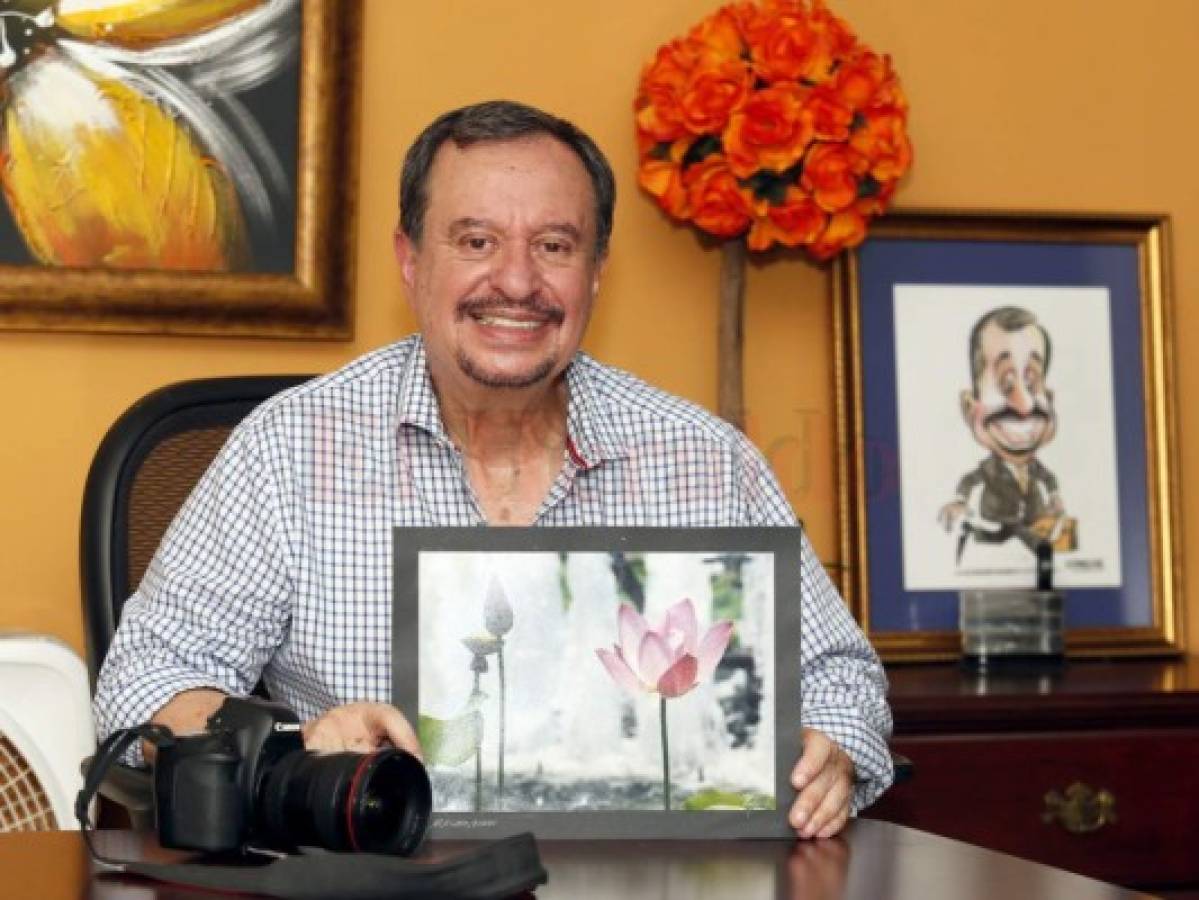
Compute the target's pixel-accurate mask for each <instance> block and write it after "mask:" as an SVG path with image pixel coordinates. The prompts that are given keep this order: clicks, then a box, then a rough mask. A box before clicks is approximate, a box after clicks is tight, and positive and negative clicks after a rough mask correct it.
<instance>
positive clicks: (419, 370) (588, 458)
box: [398, 335, 626, 469]
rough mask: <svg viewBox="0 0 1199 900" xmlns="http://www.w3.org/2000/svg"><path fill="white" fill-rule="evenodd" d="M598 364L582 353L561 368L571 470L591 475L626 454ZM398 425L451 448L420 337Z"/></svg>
mask: <svg viewBox="0 0 1199 900" xmlns="http://www.w3.org/2000/svg"><path fill="white" fill-rule="evenodd" d="M598 366H599V364H598V363H597V362H596V361H595V360H593V359H592V358H591V357H590V356H588V355H587V354H585V353H582V352H580V353H576V354H575V357H574V359H572V360H571V362H570V365H569V366H567V367H566V389H567V393H568V397H569V399H568V401H567V409H566V435H567V452H568V453H570V456H571V459H573V460H574V462H575V464H576V465H577V466H579V467H580V468H583V469H590V468H593V467H594V466H596V465H599V464H600V463H601V462H603V461H605V460H609V459H617V458H619V457H622V456H624V455H625V453H626V448H625V446H624V442H623V441H621V440H620V437H619V435H618V434H617V432H616V431H615V430H614V428H613V422H612V419H611V416H610V414H608V411H607V410H606V409H605V408H604V407H605V404H604V401H603V398H602V396H601V395H600V392H599V389H598V386H597V383H596V369H597V368H598ZM398 421H399V423H400V424H401V425H413V426H415V427H417V428H420V429H422V430H424V431H427V432H428V433H429V434H431V435H432V436H433V437H435V438H437V439H438V440H439V441H443V442H445V443H446V444H449V443H450V438H449V435H448V434H446V430H445V425H444V423H443V422H442V421H441V409H440V407H439V406H438V404H437V394H436V393H435V392H434V390H433V381H432V379H431V378H430V377H429V364H428V359H427V357H426V354H425V342H424V339H423V338H422V337H421V336H420V335H416V336H414V337H413V345H412V352H411V353H409V354H408V360H407V363H406V365H405V366H404V370H403V372H402V374H401V376H400V385H399V405H398Z"/></svg>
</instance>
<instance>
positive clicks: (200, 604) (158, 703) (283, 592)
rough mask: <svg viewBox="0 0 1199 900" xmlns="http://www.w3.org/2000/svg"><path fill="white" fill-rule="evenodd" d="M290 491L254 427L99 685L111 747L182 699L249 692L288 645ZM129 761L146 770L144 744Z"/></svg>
mask: <svg viewBox="0 0 1199 900" xmlns="http://www.w3.org/2000/svg"><path fill="white" fill-rule="evenodd" d="M280 522H281V514H280V504H279V491H278V489H277V486H276V484H275V483H274V481H273V480H272V479H271V478H270V477H269V473H268V470H267V468H266V466H265V465H263V463H262V460H261V455H260V454H259V452H258V451H257V447H256V438H255V435H254V432H253V431H252V430H251V428H249V427H248V423H244V424H243V425H242V426H239V428H238V429H237V430H235V431H234V433H233V435H232V437H231V438H230V439H229V441H228V443H226V445H225V447H224V448H223V449H222V450H221V452H220V453H219V454H218V455H217V458H216V460H215V461H214V462H213V464H212V465H211V466H210V468H209V469H208V471H207V472H206V473H205V475H204V476H203V478H201V480H200V482H199V483H198V484H197V485H196V488H195V489H194V490H193V492H192V494H191V496H190V497H189V498H188V500H187V501H186V502H185V503H184V505H183V507H182V509H181V510H180V511H179V514H178V515H177V516H176V518H175V520H174V521H173V522H172V524H171V526H170V528H168V529H167V532H166V535H165V536H164V537H163V541H162V544H161V545H160V546H159V548H158V551H157V552H156V553H155V555H154V558H153V559H152V560H151V562H150V566H149V568H148V569H147V570H146V574H145V577H144V578H143V579H142V582H141V585H140V586H139V587H138V589H137V591H136V592H135V593H134V594H133V595H132V596H131V597H130V598H129V600H128V601H127V602H126V604H125V606H124V609H123V611H122V614H121V621H120V625H119V626H118V628H117V632H116V635H115V636H114V638H113V642H112V644H111V646H110V647H109V649H108V653H107V655H106V656H105V658H104V665H103V667H102V668H101V671H100V676H99V678H98V680H97V684H96V696H95V698H94V700H93V703H92V711H93V715H94V716H95V720H96V731H97V736H98V738H99V739H101V740H103V739H104V738H105V737H107V736H108V735H109V734H111V733H112V732H113V731H114V730H116V729H118V728H127V727H131V726H134V725H138V724H141V723H142V722H145V721H147V720H148V719H149V718H150V717H151V716H152V715H154V713H156V712H157V711H158V710H159V709H161V708H162V707H163V706H164V705H165V704H166V703H167V702H168V701H169V700H170V699H171V698H172V697H174V696H175V695H176V694H178V693H180V692H182V691H186V690H190V689H193V688H204V687H207V688H216V689H218V690H221V691H225V692H226V693H229V694H234V695H245V694H248V693H249V692H250V691H251V690H252V689H253V687H254V685H255V684H256V683H257V681H258V678H259V676H260V674H261V672H262V669H263V667H264V666H265V665H266V662H267V660H269V659H270V657H271V654H272V653H273V652H274V649H275V648H276V647H277V646H278V645H279V643H280V642H281V640H282V638H283V635H284V634H285V632H286V629H287V625H288V621H289V609H290V597H291V593H292V582H291V578H290V575H289V573H290V571H291V569H290V565H289V561H288V555H287V552H286V542H285V539H284V534H283V531H282V529H281V527H280ZM126 761H127V762H130V763H131V764H134V765H140V764H141V762H142V759H141V748H140V742H135V744H134V747H133V748H131V750H130V753H129V754H128V755H127V757H126Z"/></svg>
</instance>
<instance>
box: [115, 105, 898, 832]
mask: <svg viewBox="0 0 1199 900" xmlns="http://www.w3.org/2000/svg"><path fill="white" fill-rule="evenodd" d="M614 202H615V186H614V181H613V177H612V172H611V169H610V168H609V165H608V163H607V161H606V160H605V159H604V157H603V155H602V153H600V151H599V149H598V148H597V147H596V146H595V144H594V143H593V142H592V141H591V139H590V138H588V137H587V136H586V135H585V134H583V133H582V132H581V131H579V130H578V129H577V128H575V126H573V125H571V124H570V123H568V122H565V121H563V120H561V119H558V118H556V117H553V116H550V115H548V114H546V113H543V112H541V111H539V110H536V109H532V108H530V107H528V106H524V105H521V104H517V103H511V102H490V103H482V104H478V105H475V106H471V107H466V108H463V109H459V110H455V111H453V112H451V113H448V114H446V115H444V116H442V117H440V118H439V119H437V120H436V121H435V122H433V123H432V124H431V125H430V126H429V127H428V128H427V129H426V130H425V131H424V132H423V133H422V134H421V135H420V136H419V137H418V138H417V140H416V142H415V143H414V144H413V146H412V147H411V149H410V150H409V152H408V155H407V157H406V159H405V162H404V167H403V173H402V176H401V186H400V204H401V216H400V225H399V228H398V229H397V231H396V234H395V250H396V256H397V259H398V261H399V265H400V271H401V275H402V279H403V282H404V285H405V287H406V292H407V294H408V298H409V301H410V302H411V304H412V306H413V309H414V310H415V313H416V316H417V319H418V321H419V323H420V334H419V335H414V336H412V337H409V338H407V339H405V340H402V341H399V342H398V343H395V344H392V345H391V346H388V347H384V348H383V349H381V350H377V351H375V352H373V353H370V354H368V355H367V356H364V357H362V358H360V359H358V360H355V361H354V362H352V363H350V364H349V365H348V366H346V367H345V368H343V369H341V370H339V371H337V372H334V373H332V374H330V375H327V376H324V377H322V378H318V379H315V380H313V381H311V382H309V383H307V384H304V385H302V386H300V387H298V388H295V389H293V390H291V391H288V392H286V393H284V394H281V395H279V396H278V397H275V398H272V399H271V400H270V401H268V402H266V403H264V404H263V405H262V406H260V407H259V408H258V409H257V410H255V411H254V413H252V414H251V415H250V416H249V417H248V418H247V419H246V420H245V422H243V423H242V425H241V426H239V428H238V429H237V430H236V431H235V433H234V435H233V436H232V437H231V438H230V440H229V443H228V444H227V445H226V447H225V448H224V450H222V452H221V454H220V456H219V457H218V459H217V460H216V462H214V464H213V467H212V469H211V470H210V471H209V472H208V473H207V474H206V475H205V477H204V479H203V480H202V481H201V483H200V484H199V485H198V486H197V488H196V490H195V492H194V493H193V495H192V497H191V498H190V499H189V500H188V502H187V504H186V505H185V507H184V509H183V510H182V511H181V512H180V515H179V518H178V519H177V521H176V522H175V524H174V525H173V526H172V528H171V529H170V531H169V533H168V535H167V537H166V538H165V539H164V542H163V546H162V547H161V548H160V550H159V552H158V554H157V555H156V556H155V559H154V561H153V563H152V564H151V566H150V569H149V571H148V573H147V575H146V578H145V580H144V581H143V583H142V585H141V586H140V587H139V589H138V591H137V593H135V594H134V596H133V597H131V598H130V600H129V602H128V603H127V605H126V606H125V613H124V616H123V618H122V622H121V626H120V629H119V630H118V633H117V636H116V638H115V640H114V643H113V646H112V648H111V650H110V651H109V654H108V658H107V659H106V661H105V665H104V670H103V672H102V673H101V676H100V681H99V685H98V690H97V696H96V701H95V711H96V716H97V721H98V730H99V731H100V733H101V735H104V734H106V733H108V732H110V731H111V730H112V729H114V728H117V727H122V726H127V725H130V724H134V723H137V722H140V721H144V720H145V719H147V718H150V717H151V716H153V718H154V719H155V720H156V721H160V722H163V723H165V724H167V725H170V726H171V727H173V728H175V729H185V730H186V729H189V728H196V727H201V726H202V725H203V723H204V722H205V721H206V719H207V717H208V715H210V714H211V712H212V711H213V710H215V709H216V707H217V706H219V704H220V703H221V702H222V701H223V699H224V697H225V695H226V694H230V693H232V694H244V693H246V692H248V691H249V690H250V689H251V688H252V687H253V686H254V684H255V682H256V681H257V680H258V679H259V677H261V678H262V679H263V680H264V682H265V684H266V686H267V689H268V690H269V692H270V693H271V695H272V696H273V697H275V698H276V699H279V700H282V701H284V702H286V703H288V704H289V705H291V706H292V707H293V708H295V709H296V711H297V712H298V713H299V715H300V716H301V717H302V718H304V719H306V720H307V722H306V724H305V726H304V737H305V742H306V745H307V746H308V747H309V748H312V749H320V750H340V749H350V750H369V749H372V748H374V747H377V746H379V745H381V744H382V743H384V742H390V743H392V744H395V745H398V746H402V747H406V748H408V749H411V750H414V751H417V750H419V748H418V747H417V744H416V739H415V736H414V734H413V731H412V728H411V726H410V725H409V723H408V722H407V721H406V720H405V719H404V717H403V716H402V715H401V714H400V712H399V711H398V710H396V709H395V708H394V707H393V706H391V705H390V703H389V701H390V676H391V656H390V653H391V647H390V640H389V635H390V622H391V618H390V617H391V546H390V542H391V529H392V528H393V527H394V526H477V525H536V526H547V527H557V526H669V527H678V528H686V527H701V526H702V527H713V526H772V525H773V526H785V525H794V524H796V518H795V514H794V512H793V511H792V510H791V508H790V507H789V506H788V504H787V502H786V499H785V498H784V497H783V494H782V492H781V490H780V489H779V486H778V483H777V481H776V480H775V478H774V475H773V474H772V473H771V471H770V469H769V467H768V466H767V464H766V463H765V461H764V460H763V458H762V456H761V454H760V453H758V451H757V450H756V449H755V448H754V447H753V446H752V445H751V444H750V443H749V441H748V440H747V439H746V438H745V436H744V435H742V434H741V433H740V432H738V431H737V430H736V429H734V428H732V427H731V426H729V425H728V424H726V423H724V422H722V421H720V420H719V419H716V418H715V417H713V416H711V415H710V414H708V413H707V412H705V411H703V410H702V409H700V408H698V407H696V406H694V405H693V404H690V403H687V402H686V401H684V400H681V399H679V398H676V397H672V396H670V395H668V394H665V393H663V392H661V391H658V390H656V389H654V388H652V387H650V386H649V385H647V384H645V383H644V382H642V381H640V380H638V379H637V378H635V377H633V376H631V375H629V374H627V373H624V372H621V371H618V370H616V369H612V368H610V367H607V366H604V365H602V364H600V363H599V362H597V361H595V360H594V359H592V358H590V357H589V356H587V355H586V354H584V353H581V352H580V351H579V344H580V342H581V340H582V337H583V333H584V331H585V329H586V327H587V322H588V319H589V317H590V314H591V310H592V306H593V303H594V301H595V297H596V294H597V292H598V290H599V284H600V276H601V274H602V272H603V268H604V263H605V262H606V260H607V257H608V238H609V234H610V232H611V228H612V211H613V205H614ZM801 583H802V589H803V603H804V628H803V635H802V646H801V647H798V648H796V652H798V653H800V655H801V658H802V664H803V678H802V685H801V688H802V692H803V705H802V715H803V720H804V729H803V734H802V740H801V741H800V742H799V743H800V745H801V747H802V750H801V747H800V746H797V754H798V760H797V763H796V766H795V769H794V772H793V774H792V781H793V783H794V785H795V787H796V790H797V796H796V800H795V803H794V806H793V807H792V809H791V811H790V816H791V822H792V824H793V825H794V826H795V828H796V831H797V833H798V834H800V835H802V836H805V837H815V836H829V835H832V834H835V833H836V832H837V831H839V830H840V829H841V828H842V827H843V826H844V824H845V822H846V819H847V818H848V816H849V815H850V814H851V813H852V812H853V811H856V810H857V809H860V808H862V807H863V806H865V805H867V804H868V803H870V802H871V801H873V799H874V798H875V797H877V796H878V795H879V794H880V793H881V792H882V791H883V790H884V789H885V788H886V786H887V785H888V784H889V783H890V781H891V778H892V771H891V761H890V756H889V754H888V751H887V746H886V740H887V737H888V736H889V733H890V727H891V718H890V711H889V709H888V707H887V703H886V699H885V692H886V682H885V679H884V677H883V673H882V668H881V666H880V665H879V661H878V658H877V657H876V656H875V654H874V652H873V651H872V650H871V648H870V646H869V645H868V644H867V642H866V640H865V638H864V637H863V635H862V633H861V631H860V630H859V629H858V628H857V626H856V625H855V623H854V622H853V620H852V618H851V617H850V616H849V614H848V612H847V610H846V608H845V605H844V603H843V602H842V601H841V599H840V597H838V595H837V592H836V590H835V588H834V587H833V586H832V584H831V582H830V581H829V579H828V576H827V575H826V574H825V572H824V570H823V569H822V568H821V566H820V564H819V562H818V561H817V560H816V559H815V557H814V555H813V553H812V550H811V547H810V546H809V545H808V544H807V543H806V541H805V543H804V547H803V557H802V569H801Z"/></svg>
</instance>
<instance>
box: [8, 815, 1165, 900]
mask: <svg viewBox="0 0 1199 900" xmlns="http://www.w3.org/2000/svg"><path fill="white" fill-rule="evenodd" d="M97 841H98V844H99V845H100V846H101V851H102V852H104V853H108V854H113V855H121V856H125V857H136V858H161V857H162V855H163V851H161V850H160V849H158V848H157V847H156V846H155V845H154V843H153V841H152V840H151V839H150V838H149V837H148V836H147V835H144V834H135V833H133V832H128V831H102V832H99V833H98V834H97ZM540 849H541V856H542V860H543V862H544V864H545V867H546V869H547V870H548V871H549V874H550V880H549V883H548V884H547V885H545V886H544V887H542V888H541V889H540V890H538V891H537V898H538V900H554V898H562V900H566V898H569V900H651V898H652V900H660V898H668V900H726V898H727V900H777V898H783V900H844V898H853V900H858V898H861V900H888V898H893V900H937V898H941V897H945V898H954V900H957V898H961V897H970V898H972V900H991V898H995V900H1011V898H1013V897H1016V898H1019V900H1063V898H1065V900H1131V898H1135V897H1144V896H1145V895H1143V894H1134V893H1131V892H1128V891H1125V890H1122V889H1120V888H1117V887H1113V886H1111V885H1105V884H1102V883H1100V882H1097V881H1091V880H1090V879H1087V878H1083V877H1082V876H1079V875H1072V874H1070V873H1068V872H1062V871H1059V870H1056V869H1050V868H1048V867H1046V866H1041V865H1037V864H1036V863H1030V862H1025V861H1023V860H1019V859H1015V858H1014V857H1011V856H1004V855H1002V854H999V853H994V852H992V851H989V850H983V849H980V848H978V847H971V846H970V845H968V844H962V843H959V842H957V841H952V840H949V839H946V838H940V837H936V836H935V835H930V834H926V833H924V832H920V831H916V830H914V829H911V828H905V827H903V826H900V825H892V824H890V823H887V822H872V821H868V820H862V821H858V822H854V823H852V824H851V825H850V827H849V828H848V829H846V832H845V834H844V836H843V837H838V838H834V839H832V840H828V841H818V842H791V841H773V842H771V841H752V842H751V841H741V842H733V841H729V842H695V843H691V842H683V841H679V842H664V841H659V842H631V841H629V842H625V841H620V842H615V841H613V842H593V843H566V842H557V843H554V842H542V844H541V848H540ZM0 896H2V897H6V898H7V897H14V898H16V897H21V898H30V900H32V898H37V900H78V898H80V897H88V898H91V900H134V898H136V900H152V898H157V900H167V898H170V900H200V898H202V897H207V896H224V897H229V896H230V895H228V894H225V895H208V894H206V893H204V892H201V891H196V890H193V889H190V888H186V889H185V888H174V887H171V886H169V885H155V884H153V883H152V882H147V881H142V880H138V879H132V878H130V879H125V878H121V877H116V876H111V875H106V876H103V877H93V875H92V874H91V867H90V865H89V863H88V860H87V856H86V849H85V848H84V846H83V841H82V839H81V838H80V836H79V834H78V833H77V832H69V831H60V832H36V833H16V834H0ZM239 896H245V895H239Z"/></svg>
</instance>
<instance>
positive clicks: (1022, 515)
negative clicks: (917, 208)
mask: <svg viewBox="0 0 1199 900" xmlns="http://www.w3.org/2000/svg"><path fill="white" fill-rule="evenodd" d="M1168 237H1169V231H1168V222H1167V220H1166V218H1165V217H1160V216H1115V215H1113V216H1089V217H1083V216H1064V215H1038V214H1006V213H1004V214H992V213H962V214H948V213H934V212H902V213H895V214H894V215H892V216H889V217H888V218H886V219H884V220H882V221H880V222H878V223H876V224H875V226H874V229H873V230H872V232H871V237H870V238H869V239H868V240H867V241H866V242H865V243H864V244H863V245H862V246H861V247H860V248H858V250H857V251H856V252H854V253H851V254H849V255H847V256H846V257H845V258H844V259H843V260H842V261H841V262H840V264H839V268H838V271H837V288H838V294H839V296H838V298H837V304H836V306H837V315H836V326H837V332H838V337H837V340H838V346H839V347H840V348H842V350H841V356H840V362H839V366H838V369H839V371H838V381H837V391H838V400H839V403H838V408H839V410H840V418H841V421H840V423H839V434H840V447H841V455H840V460H841V476H840V479H839V481H840V492H841V505H842V511H843V513H844V514H843V516H842V522H843V526H842V533H841V545H842V546H841V550H842V553H843V558H844V559H846V560H848V561H849V568H848V574H847V577H846V578H845V584H844V585H843V588H844V589H845V592H846V594H847V597H848V599H849V600H850V602H851V604H852V605H853V607H854V609H855V611H856V613H857V615H858V617H859V621H860V622H861V623H862V625H863V626H864V627H865V628H866V630H867V632H868V633H869V635H870V637H871V640H872V641H873V642H874V644H875V646H876V647H878V648H879V650H880V652H881V653H882V655H883V656H884V658H886V659H890V660H902V659H912V660H916V659H936V658H949V657H952V656H955V655H957V654H958V653H959V652H960V649H961V643H960V635H959V632H958V615H959V614H958V598H959V592H960V591H962V590H965V589H987V588H1020V587H1028V588H1033V587H1035V586H1036V584H1037V575H1036V549H1037V547H1038V546H1039V545H1040V544H1041V543H1043V542H1045V543H1048V544H1049V545H1050V546H1051V547H1052V549H1053V551H1054V552H1053V584H1054V587H1056V588H1059V589H1061V590H1062V592H1063V594H1064V597H1065V628H1066V644H1067V652H1068V653H1070V654H1072V655H1134V654H1145V655H1149V654H1170V653H1177V652H1181V646H1182V644H1181V640H1182V636H1181V634H1180V630H1181V615H1182V608H1183V607H1182V596H1181V589H1182V586H1181V579H1180V577H1179V572H1180V567H1179V552H1180V550H1179V546H1178V536H1179V524H1178V515H1179V513H1178V504H1177V482H1176V472H1177V467H1176V465H1175V459H1174V453H1175V449H1174V448H1175V446H1176V442H1175V438H1174V414H1173V399H1172V395H1171V378H1172V372H1173V369H1172V365H1171V358H1170V346H1169V334H1170V331H1169V326H1168V317H1169V310H1170V287H1169V279H1168V271H1167V260H1168Z"/></svg>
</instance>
